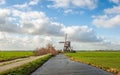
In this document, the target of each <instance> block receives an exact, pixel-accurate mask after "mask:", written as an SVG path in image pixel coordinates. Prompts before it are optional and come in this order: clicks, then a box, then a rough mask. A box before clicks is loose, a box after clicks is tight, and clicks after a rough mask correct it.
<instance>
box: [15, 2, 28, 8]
mask: <svg viewBox="0 0 120 75" xmlns="http://www.w3.org/2000/svg"><path fill="white" fill-rule="evenodd" d="M14 7H16V8H26V7H28V4H27V3H24V4H16V5H14Z"/></svg>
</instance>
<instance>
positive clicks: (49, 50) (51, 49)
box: [34, 44, 58, 56]
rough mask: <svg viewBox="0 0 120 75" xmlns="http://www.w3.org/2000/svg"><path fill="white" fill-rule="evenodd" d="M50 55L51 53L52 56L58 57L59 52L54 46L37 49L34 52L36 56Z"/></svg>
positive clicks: (48, 45)
mask: <svg viewBox="0 0 120 75" xmlns="http://www.w3.org/2000/svg"><path fill="white" fill-rule="evenodd" d="M48 53H51V54H52V55H56V54H57V53H58V52H57V51H56V49H55V48H54V47H53V45H52V44H47V45H46V47H42V48H37V49H36V50H35V51H34V55H35V56H38V55H44V54H48Z"/></svg>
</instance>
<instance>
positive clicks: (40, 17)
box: [0, 0, 120, 50]
mask: <svg viewBox="0 0 120 75" xmlns="http://www.w3.org/2000/svg"><path fill="white" fill-rule="evenodd" d="M65 34H68V41H71V45H72V48H73V49H75V50H111V49H112V50H120V38H119V37H120V0H0V50H34V49H36V48H40V47H45V45H46V44H47V43H52V44H53V46H54V47H55V48H56V49H62V48H63V44H60V43H59V42H60V41H64V37H65Z"/></svg>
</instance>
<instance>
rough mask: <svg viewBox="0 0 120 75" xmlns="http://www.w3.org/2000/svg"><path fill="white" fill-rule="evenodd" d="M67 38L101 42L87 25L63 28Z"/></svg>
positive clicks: (78, 40)
mask: <svg viewBox="0 0 120 75" xmlns="http://www.w3.org/2000/svg"><path fill="white" fill-rule="evenodd" d="M63 31H64V32H65V33H67V34H68V36H69V38H70V39H71V40H73V41H77V42H101V41H103V39H102V38H101V37H98V36H97V35H96V34H95V32H94V31H93V29H92V28H89V27H87V26H70V27H66V28H64V29H63Z"/></svg>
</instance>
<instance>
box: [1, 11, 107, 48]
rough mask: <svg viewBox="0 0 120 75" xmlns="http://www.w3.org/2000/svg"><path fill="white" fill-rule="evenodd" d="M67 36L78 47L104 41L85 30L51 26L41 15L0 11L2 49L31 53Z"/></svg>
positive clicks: (91, 30) (58, 25)
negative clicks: (29, 51)
mask: <svg viewBox="0 0 120 75" xmlns="http://www.w3.org/2000/svg"><path fill="white" fill-rule="evenodd" d="M102 18H106V17H102ZM66 33H67V34H68V37H69V40H71V41H72V42H77V43H80V44H81V43H90V44H93V43H100V42H102V41H104V39H103V38H101V37H99V36H97V35H96V34H95V32H94V30H93V29H92V28H89V27H88V26H68V27H66V26H65V25H63V24H60V23H57V22H52V21H51V20H50V19H49V18H48V17H47V16H46V15H45V13H43V12H38V11H29V12H23V11H19V10H11V9H0V48H1V49H34V48H36V47H42V46H45V44H47V43H48V42H52V43H53V44H54V46H56V47H57V45H58V42H59V41H58V40H59V39H58V40H56V38H58V37H61V38H63V37H64V35H65V34H66ZM53 37H54V38H53ZM61 41H62V40H61ZM16 43H17V44H16Z"/></svg>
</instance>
